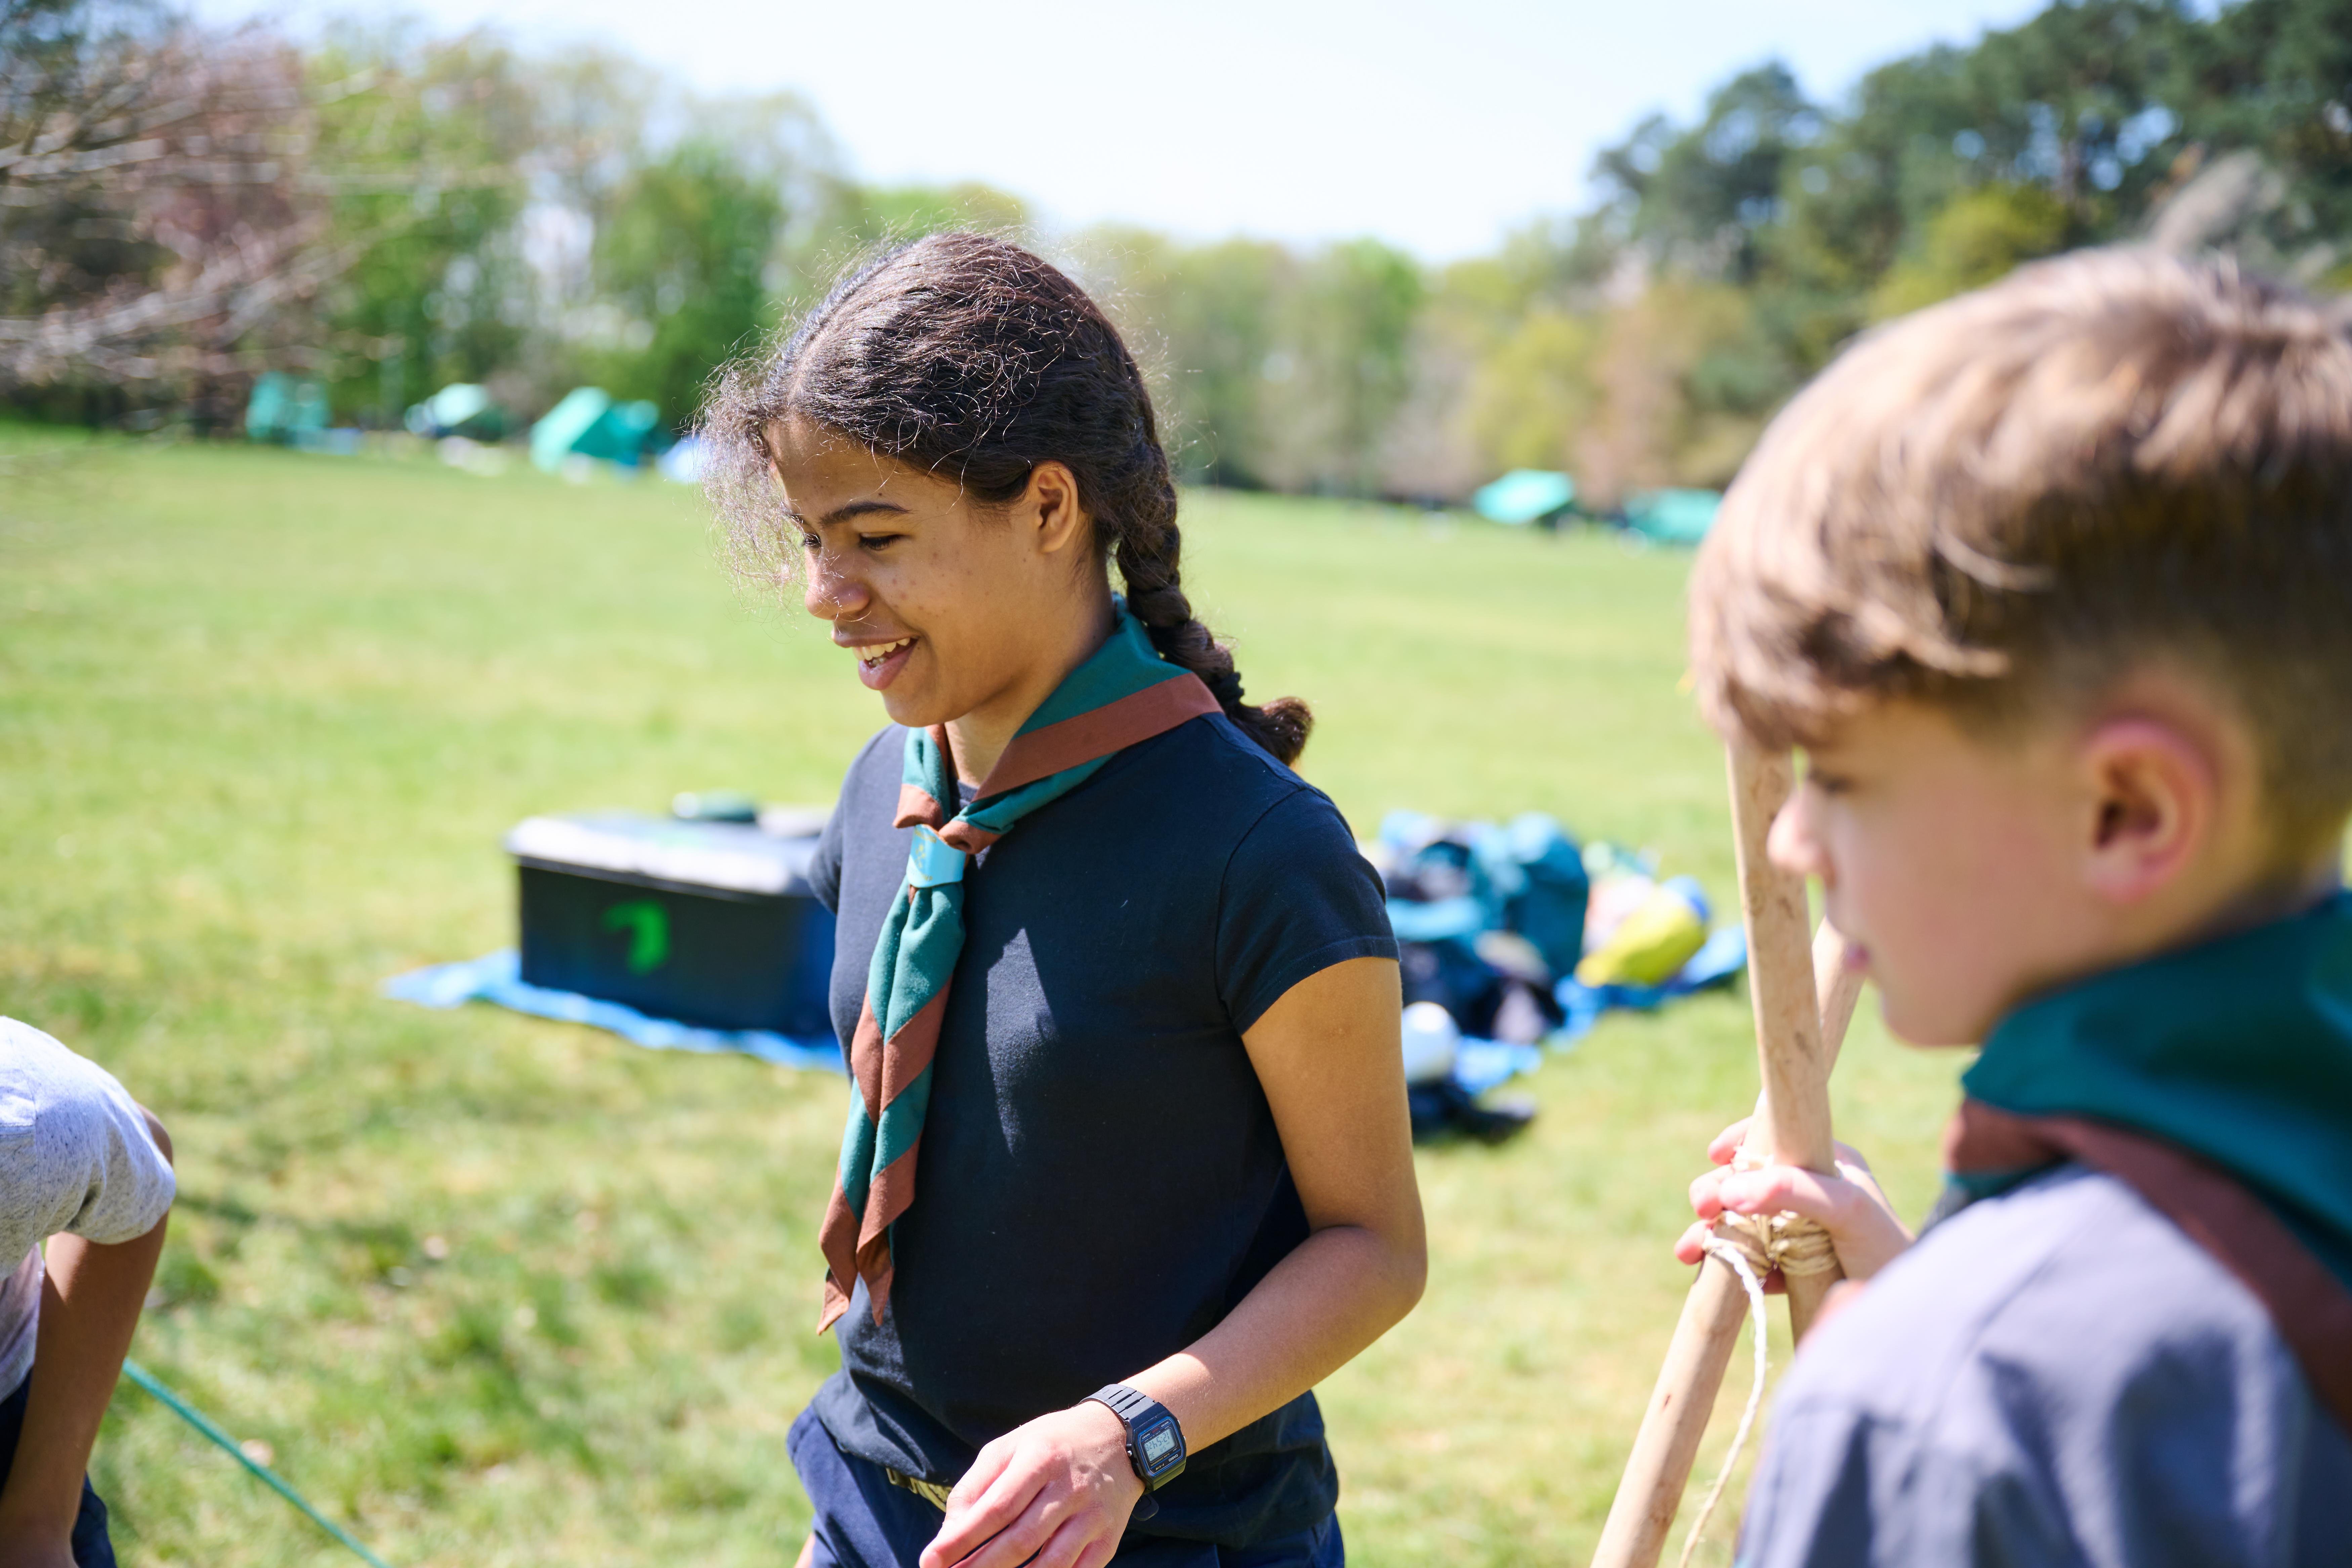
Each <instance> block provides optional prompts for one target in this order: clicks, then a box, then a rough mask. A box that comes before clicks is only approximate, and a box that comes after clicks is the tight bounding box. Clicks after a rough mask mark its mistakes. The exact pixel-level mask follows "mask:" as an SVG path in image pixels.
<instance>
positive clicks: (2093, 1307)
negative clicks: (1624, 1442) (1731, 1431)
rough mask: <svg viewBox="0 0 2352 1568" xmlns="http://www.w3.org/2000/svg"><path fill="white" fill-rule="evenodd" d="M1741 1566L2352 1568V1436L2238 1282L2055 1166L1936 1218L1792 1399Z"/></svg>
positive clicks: (1767, 1464)
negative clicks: (2240, 1567) (2340, 1567)
mask: <svg viewBox="0 0 2352 1568" xmlns="http://www.w3.org/2000/svg"><path fill="white" fill-rule="evenodd" d="M1738 1562H1739V1564H1740V1568H1796V1565H1798V1564H1804V1565H1806V1568H1843V1565H1845V1564H1855V1565H1859V1564H1864V1563H1869V1564H1887V1565H1894V1564H1901V1565H1903V1568H1945V1565H1947V1564H1949V1565H1952V1568H1959V1565H1961V1564H1969V1565H1977V1564H1986V1565H1990V1564H2001V1565H2004V1568H2006V1565H2011V1564H2014V1565H2018V1568H2027V1565H2034V1568H2039V1565H2041V1564H2083V1565H2085V1568H2093V1565H2095V1568H2125V1565H2126V1564H2129V1565H2130V1568H2172V1565H2175V1564H2178V1565H2179V1568H2189V1565H2191V1564H2195V1565H2197V1568H2213V1565H2218V1564H2245V1565H2247V1568H2255V1565H2260V1568H2318V1565H2320V1564H2323V1563H2326V1564H2342V1563H2347V1562H2352V1442H2347V1438H2346V1436H2345V1433H2344V1431H2343V1429H2342V1427H2340V1426H2338V1425H2337V1424H2336V1421H2335V1419H2334V1418H2333V1417H2332V1416H2331V1415H2329V1414H2328V1413H2327V1412H2326V1410H2325V1409H2324V1408H2322V1407H2321V1406H2320V1405H2318V1404H2317V1403H2316V1402H2315V1400H2314V1398H2313V1396H2312V1392H2311V1387H2310V1384H2309V1383H2308V1382H2307V1381H2306V1380H2305V1377H2304V1374H2303V1372H2302V1369H2301V1368H2300V1367H2299V1366H2298V1365H2297V1364H2296V1363H2295V1361H2294V1356H2293V1355H2292V1354H2291V1353H2290V1352H2288V1350H2287V1348H2286V1346H2285V1345H2284V1343H2283V1342H2281V1341H2280V1339H2279V1337H2278V1333H2277V1331H2276V1330H2275V1329H2273V1327H2272V1325H2271V1321H2270V1317H2269V1315H2268V1314H2267V1313H2266V1312H2265V1311H2264V1310H2263V1306H2262V1304H2261V1303H2260V1302H2259V1301H2257V1300H2255V1299H2254V1297H2253V1296H2252V1293H2250V1292H2249V1291H2248V1290H2247V1289H2246V1288H2245V1287H2244V1286H2242V1285H2241V1284H2240V1283H2239V1282H2238V1281H2237V1279H2235V1278H2234V1277H2233V1276H2231V1274H2229V1273H2228V1272H2226V1271H2225V1270H2224V1269H2223V1268H2221V1265H2220V1264H2219V1263H2216V1262H2215V1261H2214V1260H2213V1259H2212V1258H2211V1257H2210V1255H2209V1254H2207V1253H2206V1252H2205V1251H2204V1250H2203V1249H2202V1248H2200V1247H2198V1246H2197V1244H2196V1243H2195V1242H2193V1241H2191V1240H2189V1237H2187V1236H2185V1235H2184V1234H2182V1233H2181V1231H2180V1230H2179V1228H2178V1227H2176V1226H2174V1225H2173V1224H2172V1223H2171V1222H2170V1221H2169V1220H2168V1219H2166V1218H2165V1217H2164V1216H2163V1215H2160V1214H2158V1213H2157V1212H2156V1211H2155V1210H2154V1209H2152V1208H2150V1207H2149V1206H2148V1205H2147V1204H2146V1203H2145V1202H2144V1201H2142V1199H2141V1198H2140V1197H2139V1195H2138V1194H2137V1193H2135V1192H2133V1191H2132V1190H2131V1189H2130V1188H2129V1187H2127V1186H2126V1185H2125V1184H2122V1183H2120V1182H2118V1181H2116V1180H2115V1179H2114V1178H2112V1177H2109V1176H2105V1175H2102V1174H2099V1173H2095V1172H2092V1171H2089V1170H2086V1169H2084V1168H2083V1167H2081V1166H2077V1165H2067V1166H2062V1167H2060V1168H2059V1169H2058V1170H2056V1171H2054V1172H2052V1173H2049V1174H2047V1175H2044V1176H2041V1177H2038V1178H2036V1179H2035V1180H2033V1181H2032V1182H2029V1183H2027V1184H2024V1185H2022V1186H2020V1187H2018V1188H2015V1189H2014V1190H2012V1191H2011V1192H2009V1193H2007V1194H2003V1195H2001V1196H2000V1197H1997V1198H1990V1199H1987V1200H1985V1201H1983V1202H1980V1203H1978V1204H1975V1205H1970V1206H1969V1208H1967V1209H1964V1210H1962V1211H1961V1212H1960V1213H1959V1214H1958V1215H1954V1216H1953V1217H1952V1218H1951V1219H1949V1220H1948V1221H1946V1222H1945V1223H1944V1224H1942V1225H1940V1226H1936V1227H1935V1228H1934V1229H1933V1230H1932V1231H1930V1232H1929V1233H1928V1234H1927V1236H1926V1237H1923V1238H1921V1240H1920V1242H1919V1244H1918V1245H1917V1246H1916V1247H1913V1248H1912V1249H1911V1250H1910V1251H1909V1252H1908V1253H1906V1255H1905V1256H1904V1257H1903V1258H1901V1259H1899V1260H1898V1261H1897V1262H1895V1264H1894V1265H1893V1266H1892V1267H1890V1268H1887V1269H1886V1270H1885V1272H1884V1273H1883V1274H1881V1275H1880V1276H1879V1277H1878V1278H1877V1279H1874V1280H1873V1281H1872V1282H1871V1284H1870V1287H1869V1289H1867V1290H1866V1291H1865V1292H1864V1295H1863V1298H1862V1299H1861V1300H1859V1301H1858V1302H1856V1303H1855V1304H1854V1305H1853V1307H1852V1308H1851V1309H1849V1310H1846V1311H1845V1312H1843V1313H1841V1314H1839V1315H1837V1316H1836V1317H1834V1318H1832V1320H1831V1321H1829V1322H1828V1323H1827V1324H1825V1325H1823V1327H1822V1330H1821V1331H1820V1332H1819V1333H1818V1334H1817V1335H1816V1336H1815V1337H1814V1338H1812V1339H1811V1340H1809V1341H1808V1342H1807V1343H1806V1345H1805V1348H1804V1351H1803V1353H1802V1354H1801V1355H1800V1356H1799V1357H1798V1358H1797V1363H1796V1365H1795V1367H1794V1368H1793V1369H1792V1370H1791V1371H1790V1373H1789V1376H1788V1380H1787V1382H1786V1383H1785V1384H1783V1385H1782V1387H1781V1390H1780V1395H1779V1399H1778V1402H1777V1404H1776V1406H1775V1409H1774V1413H1773V1416H1772V1423H1771V1431H1770V1435H1769V1439H1768V1441H1767V1444H1766V1448H1765V1453H1764V1457H1763V1460H1762V1462H1761V1464H1760V1465H1759V1467H1758V1470H1757V1476H1756V1480H1755V1484H1754V1486H1753V1487H1752V1488H1751V1489H1750V1491H1749V1495H1748V1512H1747V1519H1746V1522H1745V1525H1744V1527H1743V1532H1742V1537H1741V1541H1740V1550H1739V1556H1738Z"/></svg>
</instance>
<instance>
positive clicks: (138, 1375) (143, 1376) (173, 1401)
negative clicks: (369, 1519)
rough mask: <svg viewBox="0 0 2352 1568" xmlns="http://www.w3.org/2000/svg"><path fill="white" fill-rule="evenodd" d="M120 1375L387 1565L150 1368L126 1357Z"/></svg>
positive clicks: (378, 1567) (374, 1567) (381, 1567)
mask: <svg viewBox="0 0 2352 1568" xmlns="http://www.w3.org/2000/svg"><path fill="white" fill-rule="evenodd" d="M122 1375H123V1376H125V1377H127V1378H129V1379H130V1380H131V1382H133V1383H135V1384H138V1385H139V1386H140V1387H142V1388H143V1389H145V1390H146V1391H147V1392H148V1393H150V1394H153V1395H154V1396H155V1397H156V1398H158V1399H160V1400H162V1401H163V1403H164V1405H166V1406H168V1407H169V1408H170V1410H171V1412H172V1414H173V1415H177V1416H178V1417H179V1418H180V1419H181V1420H183V1421H184V1422H186V1423H187V1424H188V1425H189V1426H193V1427H194V1428H195V1429H196V1430H197V1431H199V1432H202V1433H203V1434H204V1435H205V1436H207V1437H210V1438H211V1439H212V1440H213V1441H214V1442H215V1443H217V1444H219V1445H220V1446H221V1447H224V1448H226V1449H227V1450H228V1453H229V1457H230V1458H234V1459H235V1460H236V1462H237V1463H238V1464H240V1465H243V1466H244V1467H245V1468H247V1469H248V1470H251V1471H252V1472H253V1473H254V1474H255V1475H257V1476H258V1477H260V1478H261V1479H262V1481H263V1482H264V1483H265V1484H266V1485H268V1488H269V1489H271V1490H272V1491H274V1492H276V1493H277V1494H278V1496H279V1497H282V1498H284V1499H285V1500H287V1501H288V1502H290V1503H292V1504H293V1505H294V1506H295V1507H296V1508H299V1509H300V1510H302V1511H303V1512H304V1513H306V1514H308V1515H310V1522H311V1523H313V1524H315V1525H317V1526H318V1527H319V1528H320V1530H323V1531H326V1532H327V1533H328V1534H329V1535H331V1536H333V1537H334V1538H335V1539H336V1540H337V1541H340V1542H342V1543H343V1544H344V1545H346V1546H348V1547H350V1548H351V1549H352V1551H353V1552H358V1553H359V1554H360V1556H361V1557H362V1558H363V1559H364V1560H365V1561H366V1562H367V1563H369V1564H370V1565H371V1568H388V1565H387V1564H386V1563H385V1562H384V1560H383V1558H381V1557H378V1556H377V1555H376V1554H375V1553H374V1552H370V1551H369V1550H368V1549H367V1548H366V1547H364V1546H362V1545H361V1544H360V1543H359V1542H356V1541H354V1540H352V1537H351V1534H350V1532H349V1531H345V1530H344V1529H343V1527H342V1526H341V1525H340V1524H337V1523H336V1522H335V1521H333V1520H331V1519H329V1518H328V1517H327V1516H326V1515H325V1514H323V1513H320V1511H319V1510H317V1509H315V1508H312V1507H311V1506H310V1504H309V1503H307V1502H305V1501H303V1500H302V1494H301V1493H300V1492H298V1491H296V1490H295V1489H293V1488H292V1487H289V1486H288V1485H287V1484H286V1483H285V1481H284V1480H282V1479H279V1477H278V1472H277V1471H275V1470H273V1469H271V1468H269V1467H268V1466H267V1465H257V1464H255V1463H254V1462H253V1461H252V1460H251V1459H250V1458H247V1457H246V1452H245V1450H244V1449H242V1448H240V1447H237V1446H236V1438H234V1437H232V1436H229V1435H228V1434H227V1433H226V1432H224V1431H222V1430H221V1429H220V1427H219V1426H217V1425H216V1424H215V1422H214V1421H213V1418H212V1417H211V1416H209V1415H205V1413H204V1412H203V1411H201V1410H199V1409H197V1408H196V1407H195V1406H194V1405H191V1404H189V1403H188V1402H187V1401H186V1400H184V1399H183V1398H181V1397H180V1396H179V1395H178V1394H174V1393H173V1392H172V1391H171V1390H170V1389H169V1388H166V1387H164V1386H163V1383H162V1382H161V1381H160V1380H158V1379H157V1377H156V1376H155V1374H154V1373H152V1372H149V1371H148V1370H147V1369H146V1368H145V1367H143V1366H141V1365H140V1364H139V1363H137V1362H135V1361H131V1360H128V1359H125V1360H124V1362H123V1363H122Z"/></svg>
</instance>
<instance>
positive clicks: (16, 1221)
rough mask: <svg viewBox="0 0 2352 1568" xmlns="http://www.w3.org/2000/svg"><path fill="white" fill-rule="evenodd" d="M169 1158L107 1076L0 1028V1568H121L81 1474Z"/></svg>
mask: <svg viewBox="0 0 2352 1568" xmlns="http://www.w3.org/2000/svg"><path fill="white" fill-rule="evenodd" d="M171 1153H172V1144H171V1140H170V1139H169V1138H168V1137H166V1136H165V1135H164V1132H163V1126H162V1124H161V1123H159V1122H158V1121H156V1120H155V1119H154V1117H152V1116H151V1115H149V1114H148V1113H147V1111H146V1110H143V1109H142V1108H141V1107H140V1106H139V1105H138V1104H137V1103H135V1102H134V1101H133V1100H131V1097H130V1096H129V1095H128V1094H125V1093H124V1092H123V1091H122V1086H121V1084H119V1083H117V1082H115V1081H114V1079H113V1078H112V1077H110V1075H109V1074H108V1073H107V1072H106V1071H105V1070H104V1069H103V1068H100V1067H99V1066H98V1065H97V1064H96V1063H94V1062H89V1061H85V1060H84V1059H82V1058H80V1057H78V1056H76V1055H74V1053H73V1052H71V1051H69V1050H68V1049H66V1048H65V1047H63V1046H61V1045H59V1044H58V1042H57V1041H55V1040H53V1039H51V1038H49V1037H48V1036H47V1035H45V1034H43V1033H41V1032H40V1031H39V1030H38V1029H35V1028H32V1027H29V1026H26V1025H24V1024H20V1023H18V1022H16V1020H15V1019H14V1018H0V1269H5V1270H7V1272H6V1273H5V1274H0V1568H66V1565H67V1564H72V1565H73V1568H112V1565H113V1563H114V1549H113V1547H112V1545H111V1544H110V1542H109V1541H108V1538H107V1532H106V1505H105V1504H104V1503H102V1502H100V1500H99V1498H98V1494H97V1493H95V1492H93V1491H92V1490H91V1489H90V1487H89V1479H88V1477H87V1476H86V1475H85V1474H84V1471H85V1469H86V1468H87V1467H88V1466H89V1450H90V1446H91V1444H92V1443H93V1442H95V1441H96V1440H97V1437H98V1426H99V1421H100V1418H101V1417H102V1416H103V1415H105V1414H106V1406H107V1402H108V1400H109V1399H110V1398H111V1397H112V1395H113V1393H114V1382H115V1378H116V1376H117V1375H118V1374H119V1373H121V1370H122V1357H123V1352H126V1351H128V1350H129V1349H130V1348H131V1331H132V1330H133V1329H135V1328H136V1327H137V1326H138V1323H139V1310H140V1308H141V1306H142V1304H143V1303H144V1302H145V1300H146V1298H147V1287H148V1285H149V1283H150V1282H151V1281H152V1279H154V1277H155V1260H156V1258H157V1256H158V1255H159V1254H161V1253H162V1251H163V1226H164V1221H165V1215H166V1214H167V1213H168V1211H169V1210H170V1208H171V1206H172V1198H173V1193H174V1187H173V1178H172V1165H171ZM44 1242H47V1244H48V1245H47V1258H46V1262H45V1261H44V1257H43V1247H42V1244H43V1243H44Z"/></svg>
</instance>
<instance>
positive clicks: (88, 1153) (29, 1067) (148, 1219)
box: [0, 1018, 177, 1249]
mask: <svg viewBox="0 0 2352 1568" xmlns="http://www.w3.org/2000/svg"><path fill="white" fill-rule="evenodd" d="M176 1190H177V1188H176V1186H175V1184H174V1183H173V1176H172V1166H171V1163H170V1162H168V1161H166V1160H165V1159H164V1158H163V1152H162V1151H161V1150H159V1149H157V1148H156V1147H155V1143H154V1140H153V1139H152V1138H151V1137H150V1136H149V1135H148V1131H147V1121H146V1118H145V1117H143V1116H142V1115H141V1114H140V1111H139V1107H138V1106H137V1104H135V1103H134V1102H133V1101H132V1100H131V1096H130V1095H129V1094H127V1093H125V1092H124V1091H123V1088H122V1086H121V1084H119V1083H117V1082H116V1081H115V1080H114V1079H113V1077H112V1075H111V1074H110V1073H108V1072H107V1071H106V1070H105V1069H104V1068H100V1066H99V1065H98V1064H97V1063H95V1062H91V1061H87V1060H85V1059H84V1058H80V1057H78V1056H76V1055H75V1054H74V1053H73V1052H71V1051H69V1050H68V1049H66V1047H63V1046H61V1045H59V1044H58V1042H57V1041H55V1040H53V1039H51V1038H50V1037H48V1036H47V1035H45V1034H43V1033H41V1032H40V1031H39V1030H38V1029H35V1028H32V1027H30V1026H27V1025H25V1024H20V1023H18V1022H17V1021H16V1020H15V1019H13V1018H7V1019H0V1249H5V1247H13V1246H15V1245H16V1243H17V1242H18V1241H19V1240H20V1239H21V1241H22V1243H23V1245H24V1246H26V1247H37V1246H38V1245H39V1244H40V1243H41V1242H42V1241H43V1240H45V1239H46V1238H47V1237H52V1236H56V1235H58V1234H60V1233H62V1234H65V1235H69V1236H79V1237H83V1238H85V1239H87V1240H89V1241H95V1242H98V1243H100V1244H101V1245H112V1244H115V1243H118V1242H124V1241H129V1240H131V1239H132V1238H133V1237H140V1236H144V1235H145V1234H146V1233H147V1232H149V1231H150V1230H152V1229H153V1228H154V1227H155V1223H156V1222H157V1221H158V1220H160V1219H162V1218H163V1215H164V1214H165V1212H166V1211H168V1210H169V1209H170V1208H171V1206H172V1199H173V1194H174V1193H175V1192H176Z"/></svg>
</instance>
